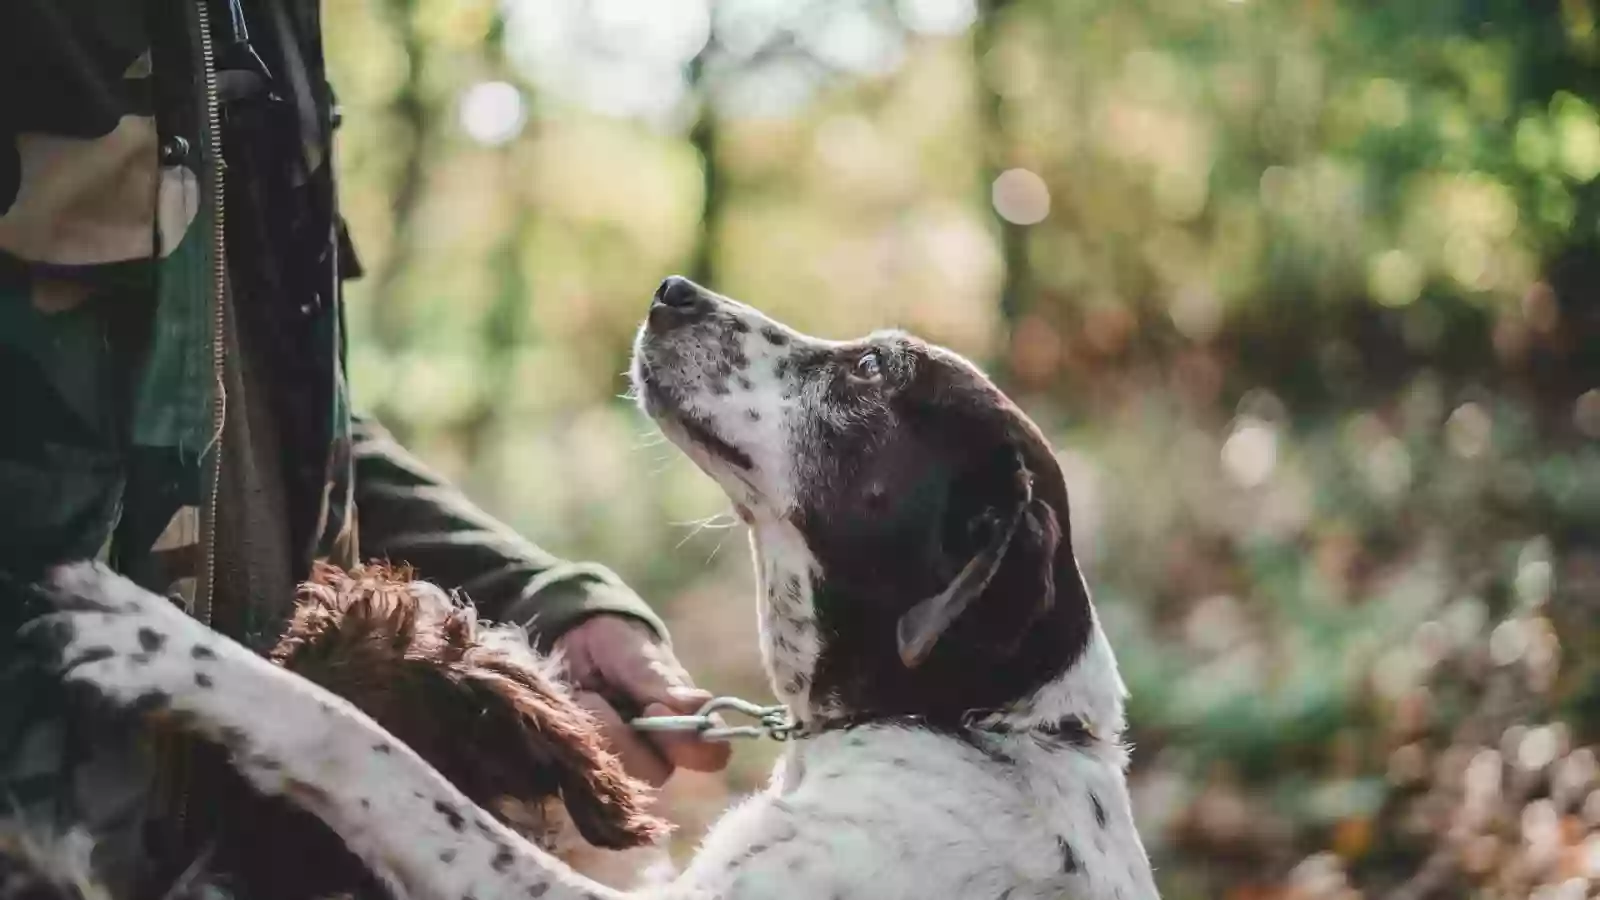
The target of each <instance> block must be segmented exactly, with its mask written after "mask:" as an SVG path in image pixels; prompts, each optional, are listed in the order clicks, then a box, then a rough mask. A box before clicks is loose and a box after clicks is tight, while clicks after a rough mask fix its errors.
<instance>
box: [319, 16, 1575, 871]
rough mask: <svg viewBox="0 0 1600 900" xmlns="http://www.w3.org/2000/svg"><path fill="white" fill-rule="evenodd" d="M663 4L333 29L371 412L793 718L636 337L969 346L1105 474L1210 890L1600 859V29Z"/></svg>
mask: <svg viewBox="0 0 1600 900" xmlns="http://www.w3.org/2000/svg"><path fill="white" fill-rule="evenodd" d="M625 6H627V5H626V4H621V5H617V4H596V5H594V6H593V7H590V6H588V5H585V4H575V3H555V2H551V3H541V2H535V0H509V2H505V3H494V2H491V0H386V2H382V3H380V2H378V0H345V2H341V3H334V4H330V7H329V9H328V18H329V28H328V44H329V50H330V54H331V59H332V63H333V78H334V81H335V87H336V88H337V89H338V90H339V92H340V96H341V99H342V100H343V103H344V107H345V123H346V124H345V126H344V129H343V131H342V133H341V144H340V153H341V159H340V160H339V164H340V171H341V173H342V178H343V188H342V190H343V194H342V197H343V201H342V202H343V204H344V206H345V208H346V212H347V214H348V216H349V218H350V219H351V223H352V229H353V232H354V236H355V239H356V242H357V248H358V250H359V252H360V253H361V255H362V258H363V262H364V263H365V264H366V266H367V268H368V270H369V272H371V273H372V274H371V275H370V276H369V277H368V278H367V279H366V280H365V281H364V282H362V283H360V284H358V285H356V286H355V287H354V289H353V291H352V295H353V304H352V307H351V323H350V327H351V333H352V347H351V361H352V369H353V374H352V377H353V381H354V387H355V390H356V393H357V397H358V399H359V400H361V401H362V402H364V404H365V405H367V406H369V407H372V408H375V409H376V410H377V411H378V412H379V413H380V414H381V415H382V416H383V417H384V418H385V419H386V420H387V421H388V422H389V423H390V424H391V425H392V426H393V427H395V428H396V430H397V431H398V432H399V433H400V434H402V435H403V436H404V437H405V438H406V439H407V441H408V443H410V444H411V445H412V446H413V447H414V448H415V449H416V450H417V451H418V452H419V453H421V454H422V455H423V456H424V457H426V458H428V459H429V460H430V461H431V462H433V463H435V464H436V465H438V466H440V467H441V468H442V469H444V470H445V471H447V472H449V473H451V474H453V475H455V476H457V477H459V478H460V479H461V480H462V481H463V482H464V483H465V484H466V486H467V487H468V488H469V490H470V491H472V492H473V493H474V494H475V495H476V496H477V497H479V498H480V499H481V500H482V501H483V502H484V503H485V504H486V505H487V506H489V507H490V508H491V509H492V510H494V511H495V512H497V513H499V514H500V515H502V516H504V517H505V518H506V519H507V520H508V521H510V522H512V523H513V524H514V525H516V526H517V527H519V528H522V529H524V530H525V531H527V532H528V533H529V534H530V535H532V536H533V537H535V538H537V539H538V540H540V541H541V542H544V543H546V544H548V545H550V546H551V547H552V548H553V549H556V550H558V551H560V552H563V553H566V554H569V555H572V556H578V557H589V558H596V559H600V560H603V561H605V562H606V563H608V564H611V565H613V566H615V567H616V568H617V569H618V570H619V571H621V572H622V573H623V574H624V575H625V576H626V577H628V578H629V580H630V581H631V582H632V583H634V584H635V585H636V586H637V587H639V588H640V589H641V590H643V591H644V592H646V595H647V596H650V597H652V598H654V600H655V602H657V603H658V604H659V605H660V607H661V608H662V609H663V610H664V611H665V613H666V615H667V616H668V618H669V620H670V621H671V622H672V623H673V626H674V629H675V631H674V634H675V641H676V642H677V644H678V645H679V647H680V650H681V651H682V653H683V654H684V655H685V656H686V657H687V658H688V660H689V662H690V664H691V667H692V668H694V669H695V670H696V673H697V676H698V677H699V679H700V680H701V681H702V683H705V684H707V685H708V686H710V687H712V688H713V689H716V690H718V691H729V692H736V693H742V694H745V695H747V696H759V695H761V694H763V693H764V692H765V691H766V687H765V685H764V684H763V682H762V678H761V676H760V674H759V661H758V659H757V657H756V653H755V650H754V646H753V625H754V616H753V613H752V611H751V610H750V609H749V608H748V605H749V603H750V598H749V592H750V587H751V585H750V576H749V572H748V565H747V563H746V562H745V559H744V551H743V548H742V547H741V546H739V545H740V544H742V537H740V536H737V535H733V534H732V531H731V530H730V529H728V528H723V527H720V526H721V525H723V524H726V522H727V521H729V520H731V517H729V520H720V519H716V518H713V519H706V518H705V517H706V516H713V517H715V516H716V515H717V514H718V513H719V511H720V510H721V509H722V508H723V506H722V501H721V498H720V495H719V493H718V492H717V491H716V489H715V488H714V486H712V485H711V484H710V483H709V481H707V480H706V479H704V478H703V477H701V476H699V475H698V474H697V473H696V472H695V471H694V470H693V469H692V467H691V466H690V465H689V464H688V463H687V462H685V461H683V460H681V459H679V458H678V457H677V456H676V454H675V453H674V452H673V451H671V450H670V448H665V447H662V446H659V445H655V444H654V441H655V439H654V438H652V437H650V436H649V434H648V427H647V425H646V423H645V422H644V420H643V418H642V417H640V416H639V415H638V414H637V413H636V412H634V411H633V410H632V409H631V407H630V405H629V404H628V403H627V401H625V400H624V399H620V398H618V396H617V395H618V394H620V393H621V392H622V391H623V390H624V385H623V379H622V378H621V377H620V375H619V373H620V372H621V371H622V369H623V368H624V365H625V360H626V357H627V352H628V346H629V341H630V339H631V335H632V332H633V329H634V328H635V327H636V324H637V322H638V320H639V318H640V316H641V315H642V313H643V310H644V307H645V304H646V302H647V300H648V297H649V295H650V292H651V290H652V288H653V286H654V285H655V283H656V282H657V281H658V280H659V278H660V277H662V276H664V275H666V274H668V273H671V272H674V271H688V270H691V269H692V270H693V271H694V273H696V275H697V277H705V278H708V279H710V280H712V281H713V283H714V286H715V287H717V288H718V289H720V290H722V291H724V292H726V293H729V294H732V295H734V296H738V297H740V298H742V299H747V300H749V301H751V302H753V303H755V304H757V305H759V306H761V307H763V308H764V309H767V310H769V311H770V312H772V313H773V314H774V315H776V316H778V317H780V318H783V319H785V320H787V321H790V322H792V323H793V324H795V325H797V326H798V327H801V328H803V329H806V330H810V331H815V332H819V333H822V334H826V335H830V336H835V337H847V336H852V335H854V334H859V333H862V332H865V331H867V330H869V329H871V328H876V327H882V326H885V325H898V326H901V327H906V328H910V329H912V330H915V331H918V332H920V333H922V334H924V335H926V336H928V337H930V338H932V339H935V340H938V341H940V342H943V343H947V344H949V345H951V346H953V347H955V348H956V349H958V350H961V351H963V352H966V353H969V354H972V355H973V356H975V357H977V358H979V359H981V360H983V361H985V362H986V363H987V364H988V365H989V366H990V367H991V368H992V369H993V371H995V372H996V373H997V374H998V375H999V376H1001V377H1002V378H1003V379H1004V380H1005V382H1006V386H1007V387H1008V389H1009V390H1011V391H1012V393H1013V394H1014V395H1016V396H1017V397H1018V398H1019V399H1020V400H1021V401H1022V402H1023V403H1024V404H1025V405H1026V406H1027V407H1028V408H1029V409H1030V411H1031V412H1033V413H1034V414H1035V416H1036V417H1037V418H1038V419H1039V421H1040V422H1041V423H1042V424H1043V425H1044V426H1045V427H1046V429H1047V431H1048V432H1049V433H1051V434H1052V435H1054V436H1055V437H1056V439H1057V444H1058V446H1059V447H1060V448H1061V449H1062V460H1063V463H1064V465H1065V466H1066V468H1067V471H1068V477H1069V480H1070V482H1071V484H1072V487H1073V495H1074V503H1075V509H1074V538H1075V541H1076V544H1077V546H1078V549H1079V552H1080V555H1081V556H1082V558H1083V561H1084V564H1085V568H1086V571H1087V574H1088V577H1089V579H1090V582H1091V585H1092V586H1093V587H1094V589H1095V592H1096V597H1097V603H1098V606H1099V609H1100V613H1101V616H1102V618H1103V620H1104V622H1105V624H1106V627H1107V629H1108V630H1109V631H1110V632H1111V633H1112V638H1113V641H1114V643H1115V644H1116V646H1117V647H1118V652H1119V657H1120V658H1121V660H1122V663H1123V666H1124V669H1125V674H1126V676H1127V679H1128V682H1129V685H1130V687H1131V689H1132V692H1133V698H1132V709H1131V714H1132V719H1133V722H1134V726H1133V734H1132V739H1133V740H1134V742H1135V743H1136V745H1137V749H1136V753H1135V763H1134V769H1133V779H1134V784H1135V789H1136V793H1137V797H1138V802H1139V815H1140V820H1141V823H1142V824H1143V827H1144V830H1145V833H1146V839H1147V842H1148V844H1149V846H1150V848H1151V850H1152V852H1153V853H1154V854H1155V856H1156V858H1157V864H1158V871H1159V872H1160V873H1161V878H1162V879H1163V886H1164V889H1165V891H1166V895H1167V896H1169V897H1173V898H1178V900H1182V898H1190V897H1196V898H1198V897H1208V898H1209V897H1230V898H1265V897H1321V896H1328V897H1335V896H1337V897H1347V896H1352V894H1350V893H1349V891H1351V890H1353V889H1352V888H1350V887H1349V884H1350V883H1354V884H1356V885H1358V886H1359V888H1360V890H1361V891H1362V892H1363V894H1364V895H1371V896H1379V895H1384V896H1387V895H1389V894H1390V892H1391V891H1397V892H1398V893H1395V894H1394V895H1395V896H1404V897H1421V896H1440V897H1445V896H1449V897H1455V896H1483V897H1526V896H1529V895H1530V893H1532V892H1533V891H1534V890H1535V888H1536V886H1537V885H1541V884H1544V885H1558V884H1562V883H1563V882H1566V881H1568V880H1569V879H1571V878H1578V877H1582V878H1590V877H1597V876H1600V868H1597V867H1596V864H1595V863H1593V862H1589V863H1583V862H1582V861H1581V860H1582V859H1589V860H1593V859H1600V843H1597V841H1600V839H1597V838H1595V837H1593V836H1592V832H1593V830H1594V828H1595V827H1596V825H1600V799H1595V798H1600V794H1591V793H1589V792H1590V791H1591V790H1592V789H1593V787H1594V784H1593V782H1594V778H1593V774H1592V773H1591V774H1590V775H1589V776H1584V777H1587V778H1588V780H1587V781H1585V780H1583V779H1584V777H1580V775H1581V773H1582V772H1583V771H1587V770H1585V769H1584V765H1585V763H1584V760H1585V759H1587V760H1588V762H1589V764H1592V763H1593V754H1592V753H1590V752H1589V751H1587V750H1584V749H1582V748H1583V746H1584V745H1586V744H1591V743H1593V742H1595V741H1596V740H1597V739H1600V735H1597V734H1596V733H1595V732H1596V729H1597V728H1600V687H1597V685H1600V662H1597V660H1600V653H1597V652H1595V651H1597V650H1600V646H1597V644H1600V630H1597V629H1596V628H1595V627H1594V622H1595V621H1596V614H1597V612H1600V610H1597V608H1596V607H1597V606H1600V601H1597V597H1596V595H1597V591H1600V546H1597V543H1596V541H1595V535H1596V534H1597V533H1600V302H1596V301H1597V300H1600V287H1597V285H1600V101H1597V99H1596V98H1597V97H1600V32H1597V30H1596V18H1597V15H1600V11H1597V8H1596V6H1595V4H1594V2H1593V0H1536V2H1512V0H1439V2H1427V3H1380V2H1367V0H1296V2H1289V0H1240V2H1231V0H1206V2H1201V3H1183V2H1150V0H1142V2H1127V0H1059V2H1045V0H1010V2H1003V3H1002V2H994V3H988V4H981V8H980V9H978V10H977V18H976V20H975V21H972V22H970V23H968V22H965V20H964V17H963V10H964V9H966V7H965V6H964V5H963V4H962V3H960V2H932V0H921V2H914V3H913V2H902V3H897V4H892V5H891V4H886V3H876V2H867V0H860V2H853V3H848V2H847V3H798V4H776V5H774V4H755V3H750V2H728V3H719V4H717V6H716V7H715V11H714V12H713V13H707V12H706V9H705V7H704V6H702V5H701V4H699V3H697V2H693V0H684V2H681V3H676V4H665V3H663V4H660V5H659V6H658V5H656V4H646V5H642V6H638V7H637V8H635V7H631V6H630V7H627V9H628V10H631V12H628V11H627V10H624V7H625ZM597 10H598V11H597ZM606 10H610V12H609V13H608V12H606ZM630 16H632V17H633V18H631V19H630ZM630 22H631V23H632V24H630ZM913 25H914V26H916V27H915V28H913V27H911V26H913ZM630 29H631V30H630ZM708 30H709V38H710V39H709V43H706V42H705V40H704V39H705V37H706V34H707V32H708ZM702 44H704V46H703V47H702V46H701V45H702ZM652 67H653V68H652ZM496 80H503V81H505V82H508V83H509V84H510V85H512V86H514V87H515V91H511V92H509V93H510V95H511V96H517V95H519V93H520V97H521V103H522V105H521V106H520V107H506V106H505V105H504V104H505V100H506V97H507V96H508V92H506V91H505V90H500V89H491V90H488V91H485V90H482V87H483V85H484V84H485V83H486V82H491V81H496ZM651 98H654V99H653V100H652V99H651ZM647 101H649V102H647ZM495 103H500V104H501V105H500V106H498V107H497V106H495ZM652 103H654V105H653V106H652V105H651V104H652ZM519 117H520V118H519ZM1011 170H1023V172H1022V173H1021V174H1020V175H1013V174H1011ZM1002 173H1006V175H1004V176H1003V175H1002ZM1028 173H1031V174H1028ZM1041 215H1042V216H1043V217H1042V219H1041V218H1040V216H1041ZM1025 223H1031V224H1025ZM724 544H727V545H728V546H724ZM719 551H720V552H719ZM1530 742H1531V743H1530ZM1547 746H1549V747H1555V748H1556V749H1555V750H1554V751H1552V752H1550V753H1545V752H1544V751H1545V749H1547ZM1530 747H1532V748H1533V749H1531V750H1530V749H1528V748H1530ZM1491 751H1492V753H1493V754H1494V756H1493V758H1492V759H1491V758H1490V757H1488V756H1484V755H1483V754H1484V753H1489V752H1491ZM771 753H772V749H771V748H762V747H747V748H741V752H740V755H739V757H738V759H737V761H736V764H735V766H734V767H733V768H732V770H731V771H730V775H729V777H728V779H727V781H726V782H723V781H720V780H717V779H695V778H693V777H686V778H684V779H682V780H681V781H679V782H678V783H675V784H674V785H673V786H672V787H671V788H670V789H669V792H668V802H669V804H670V807H671V811H672V813H673V815H674V816H675V817H676V818H678V819H679V820H680V821H682V822H684V824H685V828H684V831H685V833H686V836H687V837H686V840H687V838H692V836H693V835H694V833H695V831H696V829H697V827H698V826H699V825H701V824H703V823H704V822H705V821H706V820H707V818H709V817H710V816H712V815H714V814H715V813H716V811H717V810H718V809H720V807H721V806H722V805H723V803H724V802H725V799H726V798H727V796H728V791H730V790H733V791H738V790H746V789H749V788H751V787H753V786H755V785H756V784H758V783H759V782H760V780H761V779H762V778H763V777H764V766H765V763H766V761H767V759H768V758H769V757H770V754H771ZM1585 754H1588V755H1587V756H1585ZM1530 761H1531V762H1532V763H1536V764H1537V765H1532V766H1531V767H1530V766H1529V765H1526V763H1529V762H1530ZM1474 766H1475V768H1474ZM1502 768H1503V769H1504V771H1505V779H1506V780H1505V785H1506V787H1505V789H1504V790H1500V789H1499V788H1496V789H1495V790H1493V791H1491V792H1489V793H1485V791H1487V790H1488V789H1487V788H1484V787H1483V786H1482V784H1484V783H1487V782H1485V781H1484V779H1486V778H1488V775H1487V774H1485V773H1491V771H1492V772H1493V773H1499V772H1500V771H1501V769H1502ZM1474 773H1477V774H1474ZM1562 773H1566V774H1562ZM1572 773H1579V774H1572ZM1495 777H1496V778H1498V777H1499V775H1498V774H1497V775H1496V776H1495ZM1475 778H1476V779H1478V780H1477V781H1474V780H1473V779H1475ZM1562 779H1566V780H1565V781H1563V780H1562ZM1480 782H1481V783H1480ZM1580 782H1581V783H1580ZM1495 784H1497V785H1498V784H1500V782H1498V781H1496V782H1495ZM1574 784H1577V785H1579V787H1573V786H1572V785H1574ZM1475 792H1476V793H1475ZM1491 795H1492V796H1491ZM1541 804H1543V805H1541ZM1552 816H1553V817H1554V819H1553V821H1556V822H1557V826H1556V827H1555V829H1554V831H1552V830H1551V829H1550V828H1546V827H1545V826H1544V825H1543V824H1541V823H1546V822H1547V821H1551V817H1552ZM1463 817H1465V818H1463ZM1469 819H1470V821H1468V820H1469ZM1463 823H1465V824H1463ZM1457 826H1459V827H1457ZM1541 829H1542V830H1541ZM1551 835H1556V837H1551ZM1585 841H1588V842H1589V843H1587V844H1585V843H1584V842H1585ZM1552 842H1554V843H1552ZM1553 846H1554V847H1557V849H1556V850H1550V847H1553ZM1585 847H1587V848H1588V850H1587V851H1584V850H1583V848H1585ZM1563 848H1564V849H1563ZM1322 851H1328V852H1329V853H1331V854H1332V855H1324V854H1323V853H1322ZM1584 852H1587V853H1589V854H1590V855H1589V856H1587V857H1584V856H1583V855H1582V854H1583V853H1584ZM1552 853H1553V854H1554V855H1551V854H1552ZM1541 854H1543V855H1541ZM1575 859H1576V860H1579V862H1573V860H1575ZM1552 860H1554V861H1553V862H1552ZM1586 865H1587V866H1589V868H1584V866H1586ZM1562 889H1563V890H1569V891H1571V890H1577V888H1574V887H1571V886H1570V885H1569V886H1567V887H1564V888H1562ZM1551 890H1554V888H1551ZM1552 896H1563V897H1564V896H1568V895H1567V894H1559V895H1552ZM1572 896H1582V894H1581V893H1577V894H1572Z"/></svg>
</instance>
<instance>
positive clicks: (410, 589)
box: [272, 564, 665, 849]
mask: <svg viewBox="0 0 1600 900" xmlns="http://www.w3.org/2000/svg"><path fill="white" fill-rule="evenodd" d="M272 659H273V660H274V661H275V662H277V663H278V664H280V665H282V666H284V667H285V668H288V669H290V670H292V671H294V672H295V673H297V674H299V675H301V676H303V677H305V678H308V679H310V680H311V681H314V682H317V683H318V684H321V685H322V686H323V687H325V688H327V689H329V690H331V691H333V692H334V693H336V694H339V695H340V696H342V697H344V698H345V699H347V700H349V701H350V702H352V703H354V704H355V705H356V706H358V707H360V708H361V709H362V711H364V712H366V713H367V714H368V715H370V716H372V718H373V719H375V720H376V721H377V722H378V724H380V725H382V726H383V727H384V728H385V729H386V730H388V731H389V732H390V733H391V734H393V735H394V736H395V737H397V738H399V739H400V740H401V741H402V742H404V743H405V744H406V745H407V746H409V747H410V748H412V749H413V750H415V751H416V752H417V753H418V754H419V755H421V756H422V757H423V758H424V759H426V760H427V761H428V762H429V763H430V764H431V765H432V766H433V767H434V768H436V769H438V770H439V772H440V773H441V774H443V775H444V776H445V777H446V778H448V779H449V780H450V781H451V782H452V783H453V784H455V785H456V786H457V787H459V788H460V789H461V790H462V792H463V793H465V794H466V795H467V796H468V797H470V798H471V799H472V800H473V801H474V802H475V803H477V804H478V805H480V806H482V807H484V808H485V809H489V810H492V811H495V812H496V813H498V814H499V815H500V817H501V818H502V819H503V820H504V821H506V822H507V823H508V824H510V825H512V826H513V827H515V828H517V829H518V830H520V831H523V832H524V833H525V834H528V835H529V836H530V837H535V838H540V837H544V836H546V835H543V834H541V833H540V832H544V831H551V830H559V828H560V827H562V825H563V823H565V822H566V821H569V820H570V822H571V823H573V824H574V825H576V827H577V829H578V831H579V832H580V833H581V834H582V836H583V838H584V839H586V840H587V841H588V842H589V843H591V844H593V845H595V846H597V847H605V848H613V849H621V848H625V847H634V846H640V845H644V844H647V843H649V842H651V841H653V840H655V839H656V838H658V837H660V836H661V835H662V834H663V833H664V830H665V824H664V823H663V822H661V821H660V820H659V819H656V818H655V817H653V816H651V815H649V814H648V813H647V812H646V810H645V808H646V806H647V804H648V803H649V796H650V792H649V788H648V787H647V786H646V785H645V784H644V783H643V782H639V781H637V780H635V779H634V778H632V777H631V776H629V775H628V774H627V773H625V772H624V771H623V769H622V765H621V763H620V762H619V761H618V760H617V759H616V758H615V757H614V756H612V755H611V754H609V753H607V752H606V751H605V750H604V749H603V747H602V745H601V743H600V736H599V725H598V724H597V723H596V722H595V721H594V718H593V717H592V716H591V715H589V713H588V712H587V711H585V710H584V709H583V707H581V706H579V705H578V704H577V702H575V701H574V700H573V699H572V697H571V696H570V695H569V694H568V693H567V691H566V690H565V689H564V688H563V687H562V686H561V685H560V684H559V683H558V682H557V681H556V678H555V672H554V669H553V666H552V665H550V663H549V661H547V660H542V659H539V658H538V657H536V656H535V655H534V654H533V651H532V650H531V649H530V648H529V647H528V643H527V641H526V639H525V638H524V636H523V635H522V634H520V632H518V631H517V630H516V629H512V628H509V627H505V626H500V627H494V628H490V627H486V626H484V625H482V624H480V623H479V622H478V621H477V617H476V615H475V614H474V611H473V609H472V607H471V606H469V605H466V604H463V603H459V602H457V601H456V600H455V599H454V598H452V597H450V596H449V595H447V594H445V593H444V591H442V590H440V589H439V588H437V587H435V586H434V585H431V584H429V583H427V582H424V581H414V580H412V579H411V577H410V573H409V572H408V571H406V570H403V569H391V568H388V567H385V566H380V565H369V566H363V567H359V568H356V569H353V570H351V571H349V572H345V571H343V570H341V569H338V568H336V567H333V566H328V565H321V564H319V566H318V567H317V569H316V571H315V573H314V574H313V577H312V578H311V580H309V581H308V582H306V583H305V584H304V585H302V586H301V592H300V597H299V602H298V605H297V607H296V609H295V614H294V618H293V620H292V621H291V623H290V626H289V629H288V631H287V632H286V633H285V634H284V636H283V638H282V639H281V640H280V641H279V643H278V646H277V647H276V648H275V649H274V650H273V652H272ZM557 802H559V803H561V804H562V805H564V807H565V812H566V814H567V815H565V816H563V815H560V813H561V810H559V809H553V808H550V807H549V804H551V803H557ZM557 837H559V836H557Z"/></svg>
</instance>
